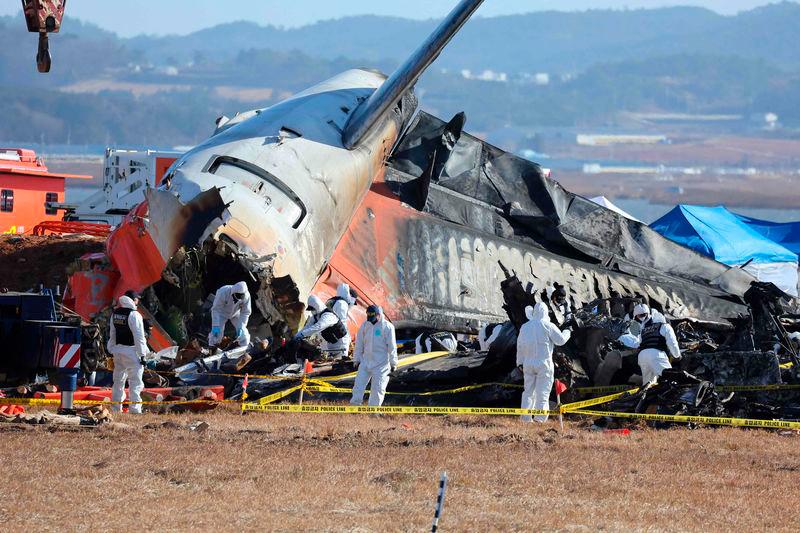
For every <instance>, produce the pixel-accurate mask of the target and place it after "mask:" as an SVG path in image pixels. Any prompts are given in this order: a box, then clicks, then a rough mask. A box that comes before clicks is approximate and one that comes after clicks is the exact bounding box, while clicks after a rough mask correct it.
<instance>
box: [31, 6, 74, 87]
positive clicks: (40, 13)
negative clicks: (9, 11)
mask: <svg viewBox="0 0 800 533" xmlns="http://www.w3.org/2000/svg"><path fill="white" fill-rule="evenodd" d="M66 4H67V0H22V12H23V13H24V14H25V22H26V23H27V25H28V31H29V32H34V33H38V34H39V49H38V51H37V52H36V67H37V68H38V69H39V72H50V65H51V64H52V58H51V57H50V42H49V39H48V34H49V33H58V30H60V29H61V20H62V19H63V18H64V9H65V7H66Z"/></svg>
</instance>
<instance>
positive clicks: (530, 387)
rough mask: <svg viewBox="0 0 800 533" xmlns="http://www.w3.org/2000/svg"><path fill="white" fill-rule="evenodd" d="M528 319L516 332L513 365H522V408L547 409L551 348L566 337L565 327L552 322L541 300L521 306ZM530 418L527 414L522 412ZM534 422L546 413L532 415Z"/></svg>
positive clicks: (550, 383)
mask: <svg viewBox="0 0 800 533" xmlns="http://www.w3.org/2000/svg"><path fill="white" fill-rule="evenodd" d="M525 316H527V317H528V322H526V323H525V324H523V325H522V327H521V328H520V330H519V335H518V336H517V366H522V372H523V374H524V377H525V390H524V391H523V392H522V409H542V410H545V409H549V408H550V403H549V399H550V390H551V389H552V388H553V380H554V377H555V376H554V373H555V369H554V367H553V348H554V347H555V346H563V345H564V344H566V343H567V341H568V340H569V338H570V332H569V330H566V331H561V330H559V329H558V328H557V327H556V326H555V325H554V324H553V323H552V322H550V316H549V313H548V309H547V306H546V305H545V304H543V303H542V302H539V303H537V304H536V306H535V307H531V306H528V307H526V308H525ZM522 420H523V421H524V422H530V421H531V417H530V415H523V416H522ZM534 420H536V421H537V422H546V421H547V415H536V417H535V418H534Z"/></svg>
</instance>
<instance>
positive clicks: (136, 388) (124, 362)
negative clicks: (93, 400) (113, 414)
mask: <svg viewBox="0 0 800 533" xmlns="http://www.w3.org/2000/svg"><path fill="white" fill-rule="evenodd" d="M118 302H119V307H117V308H116V309H114V310H113V311H112V313H111V325H110V327H109V331H108V343H107V345H106V348H107V349H108V353H110V354H111V355H113V356H114V385H113V387H112V388H111V401H112V402H123V401H125V381H128V392H129V396H130V398H129V400H130V401H131V402H134V403H132V404H130V406H129V407H128V412H130V413H137V414H138V413H141V412H142V404H141V403H137V402H141V401H142V389H144V381H142V375H143V374H144V358H145V356H146V355H147V354H148V352H149V350H148V348H147V340H146V338H145V331H144V321H143V320H142V315H141V314H140V313H139V311H137V310H136V306H137V305H138V304H139V295H138V294H137V293H136V292H134V291H128V292H126V293H125V294H124V295H122V296H120V297H119V300H118ZM111 408H112V410H114V411H121V410H122V405H120V404H119V403H114V404H113V405H112V407H111Z"/></svg>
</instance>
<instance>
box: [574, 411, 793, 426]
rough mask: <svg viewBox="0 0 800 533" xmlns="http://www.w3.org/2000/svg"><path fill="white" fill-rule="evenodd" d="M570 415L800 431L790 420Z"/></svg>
mask: <svg viewBox="0 0 800 533" xmlns="http://www.w3.org/2000/svg"><path fill="white" fill-rule="evenodd" d="M570 414H574V415H587V416H608V417H613V418H633V419H640V420H650V421H653V422H681V423H690V424H710V425H717V426H734V427H753V428H777V429H800V422H790V421H788V420H756V419H752V418H726V417H715V416H686V415H657V414H649V413H617V412H614V411H593V410H581V411H571V412H570Z"/></svg>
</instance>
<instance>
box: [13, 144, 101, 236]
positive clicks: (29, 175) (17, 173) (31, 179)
mask: <svg viewBox="0 0 800 533" xmlns="http://www.w3.org/2000/svg"><path fill="white" fill-rule="evenodd" d="M68 179H91V176H80V175H75V174H57V173H52V172H49V171H48V170H47V167H46V166H45V165H44V163H42V161H41V159H39V158H37V157H36V152H34V151H33V150H25V149H22V148H0V233H28V234H30V233H32V232H33V228H34V226H36V225H37V224H39V223H40V222H46V221H58V220H61V214H60V213H59V212H58V210H57V209H55V208H52V207H50V206H49V205H48V203H57V202H63V201H64V185H65V182H66V180H68Z"/></svg>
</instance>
